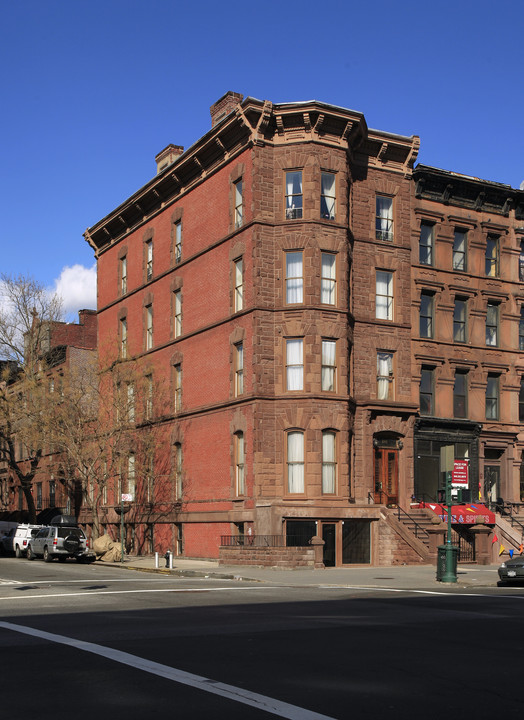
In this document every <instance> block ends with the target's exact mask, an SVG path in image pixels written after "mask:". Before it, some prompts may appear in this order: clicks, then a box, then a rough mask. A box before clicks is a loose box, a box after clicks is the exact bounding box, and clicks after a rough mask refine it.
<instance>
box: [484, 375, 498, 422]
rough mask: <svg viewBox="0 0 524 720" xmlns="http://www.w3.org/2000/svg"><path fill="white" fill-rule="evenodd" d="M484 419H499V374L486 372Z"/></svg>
mask: <svg viewBox="0 0 524 720" xmlns="http://www.w3.org/2000/svg"><path fill="white" fill-rule="evenodd" d="M485 403H486V420H499V419H500V415H499V414H500V407H499V406H500V375H498V374H496V373H488V377H487V382H486V394H485Z"/></svg>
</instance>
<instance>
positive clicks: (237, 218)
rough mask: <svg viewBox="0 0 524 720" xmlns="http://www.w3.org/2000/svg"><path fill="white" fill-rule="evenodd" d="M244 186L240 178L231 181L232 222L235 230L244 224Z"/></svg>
mask: <svg viewBox="0 0 524 720" xmlns="http://www.w3.org/2000/svg"><path fill="white" fill-rule="evenodd" d="M243 190H244V187H243V184H242V178H239V179H238V180H235V182H234V183H233V217H234V220H233V224H234V227H235V230H238V229H239V228H241V227H242V225H243V224H244V192H243Z"/></svg>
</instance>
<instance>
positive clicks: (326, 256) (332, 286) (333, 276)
mask: <svg viewBox="0 0 524 720" xmlns="http://www.w3.org/2000/svg"><path fill="white" fill-rule="evenodd" d="M336 290H337V270H336V255H334V254H333V253H325V252H323V253H322V278H321V285H320V302H321V303H322V304H323V305H335V303H336V298H337V294H336Z"/></svg>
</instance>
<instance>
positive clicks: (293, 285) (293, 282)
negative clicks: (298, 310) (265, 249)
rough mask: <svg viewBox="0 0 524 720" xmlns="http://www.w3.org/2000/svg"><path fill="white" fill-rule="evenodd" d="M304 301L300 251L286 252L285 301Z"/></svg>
mask: <svg viewBox="0 0 524 720" xmlns="http://www.w3.org/2000/svg"><path fill="white" fill-rule="evenodd" d="M302 302H304V276H303V263H302V252H286V303H287V304H288V305H296V304H298V303H302Z"/></svg>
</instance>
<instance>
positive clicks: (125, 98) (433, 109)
mask: <svg viewBox="0 0 524 720" xmlns="http://www.w3.org/2000/svg"><path fill="white" fill-rule="evenodd" d="M523 29H524V3H522V1H521V0H512V1H509V2H507V1H505V0H499V2H498V3H494V2H491V1H490V2H487V1H486V0H477V1H476V2H470V1H469V0H455V2H449V1H448V0H442V1H441V2H439V3H424V2H420V1H419V2H412V1H411V0H409V1H408V2H396V3H393V2H385V1H383V0H378V1H377V2H373V3H371V2H368V3H362V2H353V0H347V1H346V2H339V0H332V2H330V3H325V4H324V5H322V4H320V3H318V2H315V3H313V2H310V0H303V2H302V3H300V4H297V3H294V2H290V3H284V2H281V1H280V2H276V1H275V0H266V1H265V2H264V3H246V2H237V1H236V0H229V1H228V2H227V3H218V2H216V1H214V2H207V0H206V1H204V0H193V2H179V1H178V0H89V1H86V0H73V1H72V2H71V0H69V1H68V0H45V2H42V0H38V1H36V0H17V2H16V3H4V4H3V6H2V23H1V26H0V68H1V70H0V79H1V88H2V101H3V102H2V105H3V110H2V113H1V115H0V127H1V130H2V133H1V137H2V149H1V156H0V157H1V161H0V190H1V196H0V197H1V201H2V220H3V222H2V224H1V226H0V233H1V234H0V247H1V250H2V251H1V255H0V270H1V271H2V272H7V273H15V274H18V273H23V274H29V275H32V276H34V277H36V278H37V279H38V280H40V281H41V282H42V283H44V284H46V285H47V286H49V287H57V286H58V287H59V288H60V290H61V292H62V294H63V295H64V298H65V301H66V309H67V310H69V311H75V310H77V309H78V308H80V307H86V306H88V307H93V306H94V295H93V292H94V291H93V288H94V284H93V280H94V270H93V265H94V259H93V253H92V251H91V249H90V248H89V246H88V245H87V243H85V241H84V239H83V237H82V233H83V231H84V230H85V229H86V227H88V226H90V225H93V224H94V223H96V222H97V221H98V220H99V219H100V218H102V217H103V216H104V215H106V214H107V213H108V212H110V211H111V210H112V209H113V208H114V207H116V206H117V205H118V204H119V203H121V202H122V201H123V200H125V199H126V198H127V197H129V195H131V194H132V193H133V192H134V191H135V190H137V189H138V188H139V187H141V186H142V185H143V184H144V183H146V182H147V181H148V180H149V179H150V178H151V177H152V176H153V175H154V174H155V170H156V168H155V161H154V157H155V155H156V154H157V153H158V152H159V151H160V150H162V149H163V148H164V147H165V146H166V145H167V144H168V143H170V142H172V143H175V144H177V145H184V146H185V147H186V148H187V147H189V146H190V145H191V144H192V143H193V142H195V141H196V140H197V139H198V138H199V137H200V136H201V135H203V134H204V133H205V132H206V131H207V130H208V129H209V128H210V116H209V107H210V105H212V103H213V102H215V101H216V100H217V99H218V98H219V97H220V96H221V95H223V94H224V93H225V92H226V91H227V90H234V91H236V92H240V93H243V94H244V96H248V95H250V96H253V97H257V98H260V99H267V100H271V101H273V102H287V101H299V100H310V99H316V100H322V101H324V102H328V103H332V104H336V105H341V106H344V107H348V108H352V109H354V110H358V111H360V112H363V113H364V115H365V117H366V120H367V123H368V125H369V127H372V128H379V129H381V130H386V131H389V132H394V133H400V134H405V135H411V134H417V135H420V137H421V150H420V153H419V157H418V161H419V162H421V163H424V164H427V165H434V166H437V167H441V168H444V169H447V170H454V171H457V172H462V173H465V174H468V175H474V176H477V177H481V178H484V179H488V180H495V181H498V182H503V183H507V184H509V185H512V186H513V187H519V186H520V183H521V182H522V181H523V180H524V136H523V118H524V92H523V82H522V81H523V53H522V35H523Z"/></svg>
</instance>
